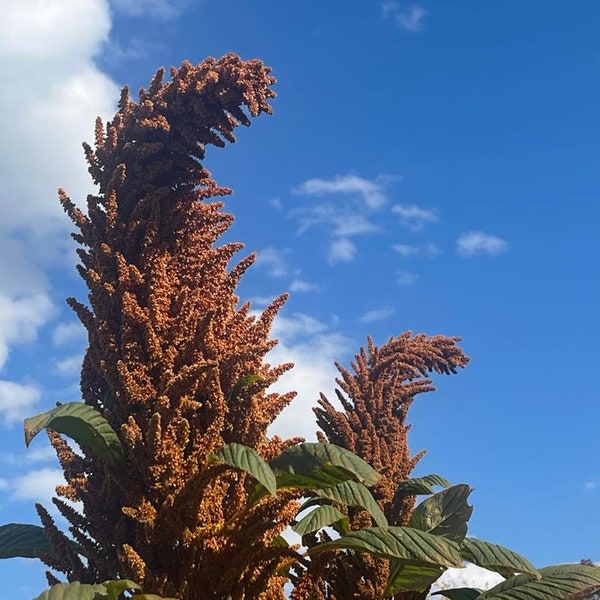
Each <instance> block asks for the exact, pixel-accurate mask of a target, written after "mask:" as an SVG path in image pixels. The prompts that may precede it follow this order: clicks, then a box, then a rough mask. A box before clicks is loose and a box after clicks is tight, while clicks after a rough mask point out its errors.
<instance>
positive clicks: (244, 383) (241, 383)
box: [225, 375, 264, 406]
mask: <svg viewBox="0 0 600 600" xmlns="http://www.w3.org/2000/svg"><path fill="white" fill-rule="evenodd" d="M257 381H264V377H262V376H261V375H246V376H245V377H242V378H240V379H238V380H237V381H236V382H235V383H234V384H233V387H232V388H231V390H229V393H228V394H227V396H226V398H225V399H226V401H227V404H228V405H230V406H231V404H232V402H234V401H235V400H237V398H238V396H239V395H240V393H241V391H242V390H243V389H244V388H247V387H248V386H250V385H252V384H253V383H256V382H257Z"/></svg>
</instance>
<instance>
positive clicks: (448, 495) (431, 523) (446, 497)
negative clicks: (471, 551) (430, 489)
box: [408, 483, 473, 542]
mask: <svg viewBox="0 0 600 600" xmlns="http://www.w3.org/2000/svg"><path fill="white" fill-rule="evenodd" d="M471 491H472V490H471V488H470V487H469V486H468V485H465V484H462V483H461V484H459V485H453V486H452V487H450V488H448V489H447V490H443V491H441V492H438V493H437V494H434V495H433V496H431V497H429V498H427V499H425V500H423V502H421V504H419V506H417V507H416V508H415V510H414V511H413V514H412V515H411V518H410V521H409V522H408V525H409V526H410V527H414V528H415V529H420V530H421V531H428V532H430V533H433V534H435V535H443V536H445V537H447V538H449V539H451V540H453V541H455V542H461V541H462V540H463V538H464V537H465V535H466V534H467V521H468V520H469V518H470V517H471V513H472V512H473V507H472V506H469V505H468V504H467V498H468V497H469V494H470V493H471Z"/></svg>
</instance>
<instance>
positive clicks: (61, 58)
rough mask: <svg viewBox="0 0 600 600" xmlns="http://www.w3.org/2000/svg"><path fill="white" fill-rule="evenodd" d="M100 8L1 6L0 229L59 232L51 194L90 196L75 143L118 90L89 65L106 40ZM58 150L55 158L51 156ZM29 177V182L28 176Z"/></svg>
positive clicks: (103, 5)
mask: <svg viewBox="0 0 600 600" xmlns="http://www.w3.org/2000/svg"><path fill="white" fill-rule="evenodd" d="M109 30H110V14H109V7H108V3H107V2H106V1H105V0H54V1H53V2H46V1H44V0H31V1H29V2H22V1H21V0H6V2H4V4H3V12H2V20H1V21H0V68H1V69H2V74H3V85H2V87H1V88H0V129H1V130H2V135H3V144H2V148H3V149H2V150H0V182H1V183H0V199H1V200H2V220H1V223H2V225H1V228H2V229H3V230H6V229H8V228H12V227H14V226H20V227H26V228H30V229H31V228H34V229H36V230H39V229H45V228H47V227H56V226H60V227H66V226H67V220H66V219H65V218H64V215H63V214H62V211H61V209H60V206H59V203H58V201H57V200H56V189H57V188H58V187H60V186H64V187H66V188H67V189H68V190H70V192H72V193H73V194H74V195H75V197H77V198H79V199H81V198H85V195H86V194H87V192H88V191H90V189H91V183H90V180H89V176H88V174H87V169H86V166H85V162H84V160H83V153H82V150H81V142H82V141H83V140H84V139H93V125H94V119H95V118H96V116H97V115H99V114H100V115H109V114H110V113H112V112H113V106H114V101H115V99H116V98H117V97H118V89H117V88H116V86H115V84H114V83H113V82H112V80H111V79H110V78H109V77H108V76H106V75H105V74H104V73H102V72H101V71H99V69H98V68H97V67H96V66H95V64H94V60H93V59H94V56H95V55H96V54H97V53H98V52H99V50H100V48H101V46H102V44H104V43H105V42H106V41H107V39H108V34H109ZM57 148H59V149H60V152H57ZM32 174H33V176H32Z"/></svg>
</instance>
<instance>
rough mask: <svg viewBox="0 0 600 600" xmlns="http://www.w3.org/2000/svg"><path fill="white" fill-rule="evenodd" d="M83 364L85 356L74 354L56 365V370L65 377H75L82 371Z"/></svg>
mask: <svg viewBox="0 0 600 600" xmlns="http://www.w3.org/2000/svg"><path fill="white" fill-rule="evenodd" d="M82 362H83V356H82V355H81V354H74V355H72V356H67V358H63V359H62V360H59V361H58V362H57V363H56V370H57V371H58V372H59V373H60V374H61V375H62V376H63V377H73V376H75V375H77V373H79V371H81V363H82Z"/></svg>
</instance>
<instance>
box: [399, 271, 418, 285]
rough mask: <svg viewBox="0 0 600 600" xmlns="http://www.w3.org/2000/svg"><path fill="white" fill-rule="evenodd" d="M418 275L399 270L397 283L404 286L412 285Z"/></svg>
mask: <svg viewBox="0 0 600 600" xmlns="http://www.w3.org/2000/svg"><path fill="white" fill-rule="evenodd" d="M418 279H419V276H418V275H417V274H416V273H411V272H410V271H399V273H398V279H397V282H398V285H403V286H406V287H412V286H413V285H415V284H416V283H417V280H418Z"/></svg>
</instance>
